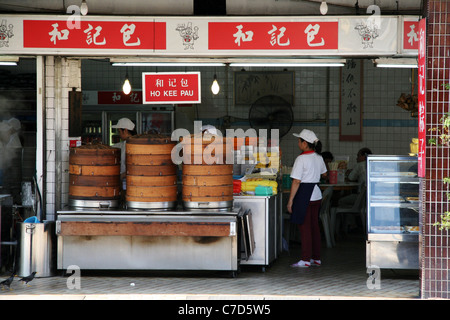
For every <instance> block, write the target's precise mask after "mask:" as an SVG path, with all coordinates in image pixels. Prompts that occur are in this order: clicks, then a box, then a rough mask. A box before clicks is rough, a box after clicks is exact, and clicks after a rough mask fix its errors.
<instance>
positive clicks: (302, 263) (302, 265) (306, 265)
mask: <svg viewBox="0 0 450 320" xmlns="http://www.w3.org/2000/svg"><path fill="white" fill-rule="evenodd" d="M310 266H311V263H309V262H307V261H303V260H300V261H299V262H296V263H294V264H291V267H293V268H309V267H310Z"/></svg>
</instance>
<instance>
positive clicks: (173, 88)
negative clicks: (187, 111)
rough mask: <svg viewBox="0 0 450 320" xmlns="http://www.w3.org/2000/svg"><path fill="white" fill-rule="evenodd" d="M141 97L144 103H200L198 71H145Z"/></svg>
mask: <svg viewBox="0 0 450 320" xmlns="http://www.w3.org/2000/svg"><path fill="white" fill-rule="evenodd" d="M142 99H143V103H145V104H184V103H200V102H201V86H200V72H185V73H176V72H145V73H143V74H142Z"/></svg>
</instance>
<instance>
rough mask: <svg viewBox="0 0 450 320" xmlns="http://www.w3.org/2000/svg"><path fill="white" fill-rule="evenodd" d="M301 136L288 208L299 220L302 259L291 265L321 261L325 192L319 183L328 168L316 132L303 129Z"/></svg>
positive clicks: (298, 135)
mask: <svg viewBox="0 0 450 320" xmlns="http://www.w3.org/2000/svg"><path fill="white" fill-rule="evenodd" d="M294 136H296V137H298V138H299V140H298V147H299V148H300V150H301V151H302V154H300V155H299V156H298V157H297V159H295V162H294V166H293V168H292V172H291V178H292V186H291V194H290V196H289V201H288V204H287V210H288V212H289V213H291V222H292V223H295V224H298V228H299V230H300V236H301V242H302V259H301V260H300V261H298V262H297V263H294V264H293V265H291V266H292V267H309V266H310V265H311V264H312V265H315V266H320V265H321V260H320V247H321V240H320V229H319V211H320V204H321V200H322V192H321V191H320V188H319V186H318V183H319V181H320V178H321V176H323V177H326V173H327V168H326V166H325V162H324V161H323V158H322V156H321V154H320V152H321V151H322V143H321V142H320V140H319V139H318V138H317V136H316V134H315V133H314V132H313V131H311V130H308V129H304V130H302V132H300V134H294Z"/></svg>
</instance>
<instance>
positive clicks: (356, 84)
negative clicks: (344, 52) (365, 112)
mask: <svg viewBox="0 0 450 320" xmlns="http://www.w3.org/2000/svg"><path fill="white" fill-rule="evenodd" d="M341 72H342V73H341V105H340V124H339V130H340V134H339V140H341V141H361V139H362V132H361V127H362V123H361V122H362V118H361V114H362V96H361V92H362V90H361V84H362V83H361V81H362V80H361V79H362V77H361V62H360V61H359V60H348V61H347V64H346V65H345V67H344V68H342V71H341Z"/></svg>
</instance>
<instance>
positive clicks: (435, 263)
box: [421, 0, 450, 298]
mask: <svg viewBox="0 0 450 320" xmlns="http://www.w3.org/2000/svg"><path fill="white" fill-rule="evenodd" d="M427 5H428V8H427V11H428V14H427V75H426V76H427V79H426V82H427V83H426V91H427V96H426V98H427V103H426V124H427V129H431V128H440V127H441V124H440V121H439V120H440V119H441V117H442V116H443V115H444V114H445V113H448V112H449V111H450V108H449V90H448V89H445V88H444V87H443V86H442V84H444V83H450V77H449V70H450V57H449V52H450V2H448V1H436V0H429V1H428V4H427ZM429 138H438V133H437V131H428V130H427V139H429ZM449 159H450V152H449V147H448V146H447V147H435V146H427V147H426V178H424V179H422V181H421V198H422V207H421V214H422V221H421V239H422V241H421V245H422V251H421V252H422V257H421V284H422V286H421V295H422V297H423V298H449V297H450V294H449V293H450V285H449V280H450V276H449V269H450V257H449V253H450V252H449V245H450V243H449V234H448V231H445V230H442V231H441V230H439V228H438V227H436V226H434V225H433V224H434V223H435V222H437V221H440V220H441V215H442V214H443V213H444V212H446V211H448V210H450V208H449V205H448V202H449V200H448V198H447V195H446V193H448V192H449V191H448V186H446V185H444V184H443V183H442V179H443V178H444V177H450V161H449Z"/></svg>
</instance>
